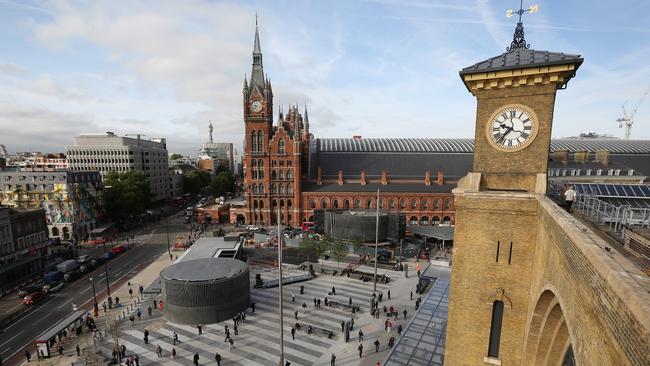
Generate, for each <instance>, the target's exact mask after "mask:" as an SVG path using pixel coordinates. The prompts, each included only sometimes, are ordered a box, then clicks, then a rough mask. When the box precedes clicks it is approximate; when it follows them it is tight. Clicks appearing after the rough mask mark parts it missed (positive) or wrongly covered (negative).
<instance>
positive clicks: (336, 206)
mask: <svg viewBox="0 0 650 366" xmlns="http://www.w3.org/2000/svg"><path fill="white" fill-rule="evenodd" d="M332 208H333V209H337V208H339V200H338V198H335V199H333V200H332Z"/></svg>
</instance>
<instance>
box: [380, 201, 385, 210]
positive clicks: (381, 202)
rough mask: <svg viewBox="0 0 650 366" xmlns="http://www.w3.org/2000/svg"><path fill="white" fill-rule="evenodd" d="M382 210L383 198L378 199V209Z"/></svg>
mask: <svg viewBox="0 0 650 366" xmlns="http://www.w3.org/2000/svg"><path fill="white" fill-rule="evenodd" d="M383 208H384V199H383V198H380V199H379V209H380V210H381V209H383Z"/></svg>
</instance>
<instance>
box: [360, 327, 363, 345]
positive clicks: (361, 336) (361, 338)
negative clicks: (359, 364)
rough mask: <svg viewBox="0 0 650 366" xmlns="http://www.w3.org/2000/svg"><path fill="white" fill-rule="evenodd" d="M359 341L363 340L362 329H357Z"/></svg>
mask: <svg viewBox="0 0 650 366" xmlns="http://www.w3.org/2000/svg"><path fill="white" fill-rule="evenodd" d="M359 342H363V331H361V329H359Z"/></svg>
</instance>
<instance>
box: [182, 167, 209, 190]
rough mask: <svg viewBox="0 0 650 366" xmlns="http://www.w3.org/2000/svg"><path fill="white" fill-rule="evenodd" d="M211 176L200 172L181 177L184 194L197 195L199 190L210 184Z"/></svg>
mask: <svg viewBox="0 0 650 366" xmlns="http://www.w3.org/2000/svg"><path fill="white" fill-rule="evenodd" d="M211 179H212V176H211V175H210V173H208V172H204V171H201V170H197V171H193V172H189V173H187V174H185V175H183V190H184V191H185V193H199V192H200V191H201V189H203V188H204V187H206V186H207V185H208V184H210V180H211Z"/></svg>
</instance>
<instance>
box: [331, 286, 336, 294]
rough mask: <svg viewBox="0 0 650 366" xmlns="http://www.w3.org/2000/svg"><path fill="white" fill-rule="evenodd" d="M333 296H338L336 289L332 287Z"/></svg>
mask: <svg viewBox="0 0 650 366" xmlns="http://www.w3.org/2000/svg"><path fill="white" fill-rule="evenodd" d="M332 295H336V288H335V287H334V286H332Z"/></svg>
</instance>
